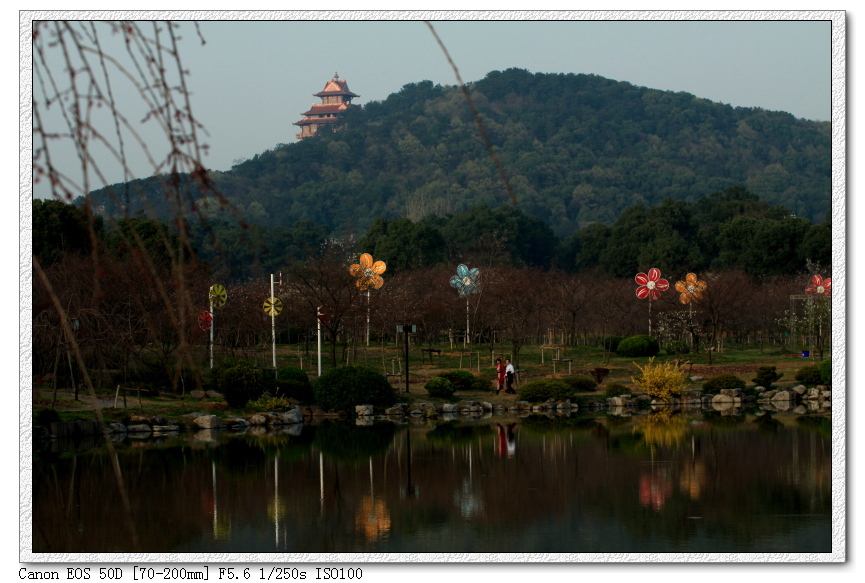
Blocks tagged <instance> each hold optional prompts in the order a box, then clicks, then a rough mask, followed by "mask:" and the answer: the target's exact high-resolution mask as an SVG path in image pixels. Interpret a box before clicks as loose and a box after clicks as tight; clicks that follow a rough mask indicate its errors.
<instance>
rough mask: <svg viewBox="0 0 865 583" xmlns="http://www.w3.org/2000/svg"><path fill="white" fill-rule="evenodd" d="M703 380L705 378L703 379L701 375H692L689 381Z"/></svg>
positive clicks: (699, 381) (697, 381)
mask: <svg viewBox="0 0 865 583" xmlns="http://www.w3.org/2000/svg"><path fill="white" fill-rule="evenodd" d="M704 380H706V379H704V378H703V377H701V376H697V375H694V376H692V377H691V381H693V382H695V383H701V382H703V381H704Z"/></svg>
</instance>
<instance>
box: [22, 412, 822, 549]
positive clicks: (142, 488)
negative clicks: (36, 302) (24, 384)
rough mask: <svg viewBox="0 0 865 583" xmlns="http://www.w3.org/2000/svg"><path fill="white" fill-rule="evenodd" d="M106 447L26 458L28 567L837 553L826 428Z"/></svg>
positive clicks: (789, 422)
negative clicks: (148, 556) (209, 557)
mask: <svg viewBox="0 0 865 583" xmlns="http://www.w3.org/2000/svg"><path fill="white" fill-rule="evenodd" d="M110 445H111V447H109V445H108V444H106V443H104V442H103V441H102V440H101V438H99V439H93V440H91V441H90V442H65V441H64V442H61V441H55V442H54V443H53V445H52V447H51V449H50V450H43V451H36V452H34V458H33V479H32V483H33V518H32V541H33V548H32V551H33V552H34V553H132V552H141V553H208V554H210V553H409V552H411V553H829V552H831V550H832V519H831V498H832V496H831V494H832V489H831V463H832V455H831V426H830V419H829V417H828V416H826V415H822V416H818V415H796V414H793V413H770V414H763V415H757V414H756V412H755V413H749V414H739V415H722V414H720V413H718V412H708V411H706V412H700V411H697V412H682V413H679V412H670V411H662V412H658V413H640V414H634V415H627V414H626V415H611V414H604V413H600V412H598V413H594V414H591V413H580V414H574V415H571V416H559V417H549V416H544V415H531V416H528V417H522V418H518V417H515V416H487V417H485V418H470V417H467V416H465V415H463V416H462V417H461V418H460V420H458V421H451V422H441V421H439V422H437V423H436V422H430V421H426V420H420V419H409V420H407V421H405V422H402V423H399V424H397V423H392V422H388V421H376V422H374V423H372V424H368V423H367V424H360V425H359V424H356V423H354V422H342V423H338V422H329V421H325V422H321V423H317V424H303V425H295V426H290V427H288V428H284V429H282V430H280V431H263V430H260V431H255V430H250V431H247V432H245V433H242V434H239V433H234V432H225V431H222V432H216V431H211V430H206V431H199V432H197V433H185V434H180V435H177V436H171V437H160V438H152V437H151V438H147V439H131V438H128V437H127V438H125V439H123V440H122V441H117V442H112V444H110ZM115 458H116V464H115V463H114V460H115ZM120 484H122V487H121V486H120ZM122 492H124V493H125V496H124V495H123V494H122Z"/></svg>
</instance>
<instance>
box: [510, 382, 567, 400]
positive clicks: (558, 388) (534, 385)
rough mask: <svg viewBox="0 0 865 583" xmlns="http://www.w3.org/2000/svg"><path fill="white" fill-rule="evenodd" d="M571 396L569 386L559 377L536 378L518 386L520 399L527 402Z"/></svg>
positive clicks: (561, 398) (562, 398)
mask: <svg viewBox="0 0 865 583" xmlns="http://www.w3.org/2000/svg"><path fill="white" fill-rule="evenodd" d="M570 397H571V388H570V387H569V386H568V384H567V383H566V382H565V381H563V380H561V379H538V380H535V381H529V382H527V383H526V384H524V385H523V386H522V387H520V400H522V401H528V402H529V403H544V402H546V401H549V400H551V399H552V400H553V401H559V400H564V399H569V398H570Z"/></svg>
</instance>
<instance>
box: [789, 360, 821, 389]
mask: <svg viewBox="0 0 865 583" xmlns="http://www.w3.org/2000/svg"><path fill="white" fill-rule="evenodd" d="M795 379H796V380H797V381H799V382H800V383H802V384H803V385H805V386H806V387H816V386H817V385H819V384H822V383H823V377H821V376H820V371H819V370H818V369H817V365H816V364H809V365H807V366H803V367H802V368H800V369H799V370H797V371H796V376H795Z"/></svg>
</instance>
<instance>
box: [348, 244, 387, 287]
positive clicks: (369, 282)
mask: <svg viewBox="0 0 865 583" xmlns="http://www.w3.org/2000/svg"><path fill="white" fill-rule="evenodd" d="M385 269H387V265H385V263H384V261H376V262H375V263H373V262H372V255H370V254H369V253H364V254H363V255H361V256H360V264H357V263H355V264H354V265H352V266H351V267H349V268H348V271H349V272H350V273H351V274H352V275H353V276H355V277H356V278H357V281H355V285H357V287H358V288H359V289H361V290H365V289H369V288H370V287H372V288H375V289H378V288H380V287H381V286H383V285H384V279H382V277H381V274H382V273H384V271H385Z"/></svg>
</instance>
